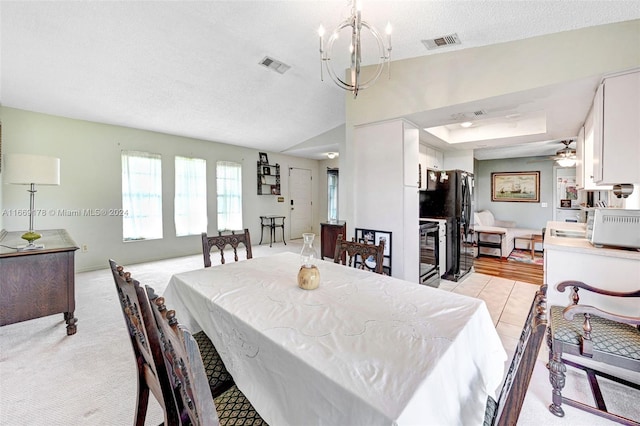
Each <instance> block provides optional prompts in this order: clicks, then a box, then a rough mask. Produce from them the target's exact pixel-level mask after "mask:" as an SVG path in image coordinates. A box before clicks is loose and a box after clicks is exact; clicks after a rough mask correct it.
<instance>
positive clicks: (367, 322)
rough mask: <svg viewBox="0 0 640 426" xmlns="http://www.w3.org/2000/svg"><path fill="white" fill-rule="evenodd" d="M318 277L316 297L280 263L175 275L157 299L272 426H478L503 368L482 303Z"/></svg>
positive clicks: (326, 270)
mask: <svg viewBox="0 0 640 426" xmlns="http://www.w3.org/2000/svg"><path fill="white" fill-rule="evenodd" d="M317 267H318V269H319V272H320V285H319V287H318V288H317V289H315V290H303V289H301V288H299V287H298V285H297V273H298V269H299V268H300V256H299V255H297V254H295V253H290V252H286V253H279V254H274V255H269V256H265V257H257V258H253V259H247V260H242V261H239V262H235V263H226V264H224V265H219V266H213V267H210V268H202V269H197V270H193V271H188V272H183V273H178V274H175V275H173V276H172V277H171V279H170V281H169V283H168V285H167V287H166V289H165V291H164V297H165V300H166V304H167V307H168V308H169V309H174V310H175V311H176V318H177V319H178V321H179V322H180V323H181V324H183V325H185V326H186V327H188V328H189V329H190V330H191V331H192V332H194V333H195V332H197V331H200V330H204V332H205V333H206V334H207V335H208V336H209V338H210V339H211V340H212V342H213V344H214V346H215V347H216V349H217V350H218V352H219V353H220V356H221V358H222V360H223V362H224V364H225V366H226V367H227V369H228V370H229V372H230V374H231V375H232V376H233V380H234V381H235V383H236V385H237V386H238V388H239V389H240V390H241V391H242V392H243V393H244V394H245V395H246V397H247V398H248V399H249V401H250V402H251V404H252V405H253V406H254V408H255V409H256V410H257V411H258V413H260V415H261V416H262V417H263V419H264V420H265V421H266V422H267V423H269V424H270V425H277V426H280V425H295V426H298V425H331V426H336V425H345V426H346V425H349V426H352V425H480V424H482V422H483V417H484V411H485V405H486V402H487V397H488V396H492V397H493V398H495V392H496V389H497V388H498V386H499V385H500V384H501V381H502V378H503V373H504V365H505V361H506V359H507V355H506V352H505V350H504V348H503V345H502V343H501V340H500V338H499V336H498V334H497V332H496V329H495V326H494V324H493V322H492V320H491V317H490V315H489V312H488V310H487V307H486V305H485V302H484V301H482V300H480V299H476V298H472V297H468V296H465V295H461V294H456V293H453V292H448V291H444V290H440V289H437V288H432V287H428V286H424V285H420V284H418V283H417V282H416V283H413V282H409V281H405V280H401V279H398V278H394V277H390V276H386V275H381V274H376V273H373V272H369V271H363V270H359V269H356V268H353V267H349V266H346V265H340V264H336V263H333V262H332V261H324V260H318V262H317ZM416 281H417V280H416Z"/></svg>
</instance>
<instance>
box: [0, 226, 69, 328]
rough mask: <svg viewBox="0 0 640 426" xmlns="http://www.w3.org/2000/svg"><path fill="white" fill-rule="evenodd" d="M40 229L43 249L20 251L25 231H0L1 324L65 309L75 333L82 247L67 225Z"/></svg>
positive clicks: (39, 241)
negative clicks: (77, 274)
mask: <svg viewBox="0 0 640 426" xmlns="http://www.w3.org/2000/svg"><path fill="white" fill-rule="evenodd" d="M39 232H40V233H41V234H42V238H40V239H39V240H37V241H36V243H38V244H43V245H44V248H43V249H38V250H29V251H18V250H17V249H16V247H18V246H21V245H22V246H24V245H25V244H26V242H25V241H24V240H23V239H21V238H20V236H21V235H22V234H23V232H6V231H5V230H2V231H0V245H2V246H1V247H0V277H1V279H0V294H1V295H2V296H1V297H0V326H3V325H8V324H13V323H16V322H21V321H27V320H30V319H34V318H40V317H45V316H49V315H53V314H58V313H62V314H64V319H65V322H66V323H67V334H68V335H73V334H75V333H76V323H77V322H78V319H77V318H76V317H75V316H74V311H75V309H76V299H75V264H74V257H75V251H76V250H78V247H77V246H76V243H75V242H74V241H73V240H72V239H71V237H69V234H68V233H67V231H65V230H64V229H53V230H46V231H39ZM11 247H12V248H11Z"/></svg>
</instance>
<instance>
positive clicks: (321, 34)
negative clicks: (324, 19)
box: [318, 25, 324, 37]
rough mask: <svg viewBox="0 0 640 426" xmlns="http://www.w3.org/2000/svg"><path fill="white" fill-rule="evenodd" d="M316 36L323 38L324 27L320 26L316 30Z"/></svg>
mask: <svg viewBox="0 0 640 426" xmlns="http://www.w3.org/2000/svg"><path fill="white" fill-rule="evenodd" d="M318 35H319V36H320V37H324V27H323V26H322V25H320V28H318Z"/></svg>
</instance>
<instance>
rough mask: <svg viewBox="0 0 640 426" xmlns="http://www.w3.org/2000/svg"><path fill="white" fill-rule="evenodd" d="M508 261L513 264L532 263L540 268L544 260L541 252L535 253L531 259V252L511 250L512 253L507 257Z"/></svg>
mask: <svg viewBox="0 0 640 426" xmlns="http://www.w3.org/2000/svg"><path fill="white" fill-rule="evenodd" d="M509 260H512V261H514V262H524V263H534V264H536V265H540V266H542V265H543V264H544V259H543V258H542V253H541V252H539V251H537V252H536V254H535V257H534V258H533V259H531V251H530V250H522V249H513V251H512V252H511V254H510V255H509Z"/></svg>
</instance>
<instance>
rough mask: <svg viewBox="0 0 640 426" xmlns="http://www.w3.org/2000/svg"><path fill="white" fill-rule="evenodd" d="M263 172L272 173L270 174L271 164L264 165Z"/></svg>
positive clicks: (264, 173) (265, 173)
mask: <svg viewBox="0 0 640 426" xmlns="http://www.w3.org/2000/svg"><path fill="white" fill-rule="evenodd" d="M262 174H263V175H270V174H271V167H269V166H264V167H263V168H262Z"/></svg>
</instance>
